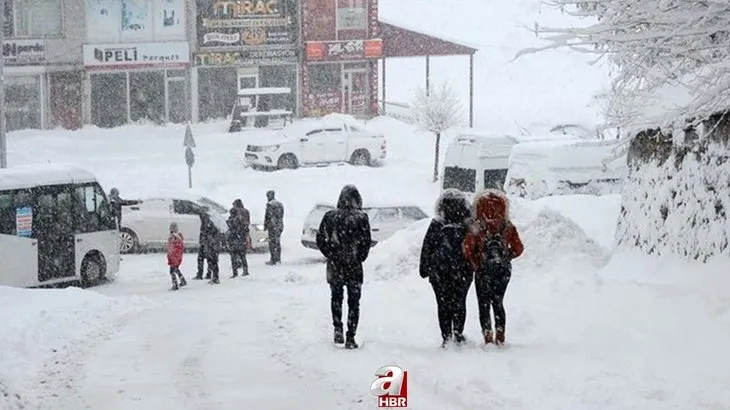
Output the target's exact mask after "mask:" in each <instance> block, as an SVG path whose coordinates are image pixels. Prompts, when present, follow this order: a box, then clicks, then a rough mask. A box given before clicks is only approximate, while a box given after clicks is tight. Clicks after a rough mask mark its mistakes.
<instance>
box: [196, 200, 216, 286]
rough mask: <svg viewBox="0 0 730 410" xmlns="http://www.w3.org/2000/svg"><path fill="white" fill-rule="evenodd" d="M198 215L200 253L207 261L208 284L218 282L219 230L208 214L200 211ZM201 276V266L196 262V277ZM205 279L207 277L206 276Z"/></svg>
mask: <svg viewBox="0 0 730 410" xmlns="http://www.w3.org/2000/svg"><path fill="white" fill-rule="evenodd" d="M199 216H200V254H201V255H202V256H203V258H204V260H205V261H206V262H207V263H208V273H209V275H210V282H208V283H210V284H218V283H220V278H219V276H218V274H219V269H218V254H219V253H220V250H221V244H222V243H221V242H222V241H221V236H222V234H221V231H220V229H218V227H217V226H216V225H215V223H214V222H213V220H212V219H210V215H208V214H207V213H205V212H201V213H200V214H199ZM202 276H203V266H202V264H200V263H199V264H198V274H197V276H196V279H198V278H200V277H202ZM206 279H207V277H206Z"/></svg>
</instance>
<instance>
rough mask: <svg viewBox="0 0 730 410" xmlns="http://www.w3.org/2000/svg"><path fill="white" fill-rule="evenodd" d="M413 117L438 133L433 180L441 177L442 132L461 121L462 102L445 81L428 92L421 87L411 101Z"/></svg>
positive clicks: (422, 125)
mask: <svg viewBox="0 0 730 410" xmlns="http://www.w3.org/2000/svg"><path fill="white" fill-rule="evenodd" d="M411 112H412V113H413V118H414V120H415V121H416V124H418V125H419V126H420V127H421V128H423V129H424V130H426V131H429V132H432V133H434V134H436V147H435V150H434V160H433V182H436V181H438V179H439V147H440V144H441V133H443V132H444V131H446V130H448V129H449V128H451V127H455V126H457V125H459V123H460V122H461V103H460V101H459V97H458V96H457V95H456V93H455V92H454V90H453V89H452V88H451V87H450V86H449V85H448V84H447V83H444V84H442V85H441V87H439V88H437V89H433V88H431V90H429V91H428V92H427V91H426V90H425V89H419V90H418V91H417V92H416V96H415V97H414V99H413V101H412V102H411Z"/></svg>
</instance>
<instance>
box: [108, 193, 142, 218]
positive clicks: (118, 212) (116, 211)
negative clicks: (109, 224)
mask: <svg viewBox="0 0 730 410" xmlns="http://www.w3.org/2000/svg"><path fill="white" fill-rule="evenodd" d="M141 203H142V201H140V200H131V199H129V200H127V199H122V198H120V197H119V190H118V189H117V188H112V189H111V190H110V191H109V207H110V208H111V213H112V216H113V217H114V219H116V220H117V226H118V227H120V228H121V226H122V207H123V206H128V205H138V204H141Z"/></svg>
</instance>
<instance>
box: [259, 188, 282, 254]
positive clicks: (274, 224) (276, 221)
mask: <svg viewBox="0 0 730 410" xmlns="http://www.w3.org/2000/svg"><path fill="white" fill-rule="evenodd" d="M266 199H267V200H268V202H267V203H266V214H265V215H264V229H265V230H266V231H267V232H268V234H269V254H271V260H269V261H268V262H266V264H267V265H275V264H277V263H281V233H282V232H283V231H284V205H283V204H282V203H281V202H279V201H278V200H276V193H275V192H274V191H273V190H270V191H268V192H266Z"/></svg>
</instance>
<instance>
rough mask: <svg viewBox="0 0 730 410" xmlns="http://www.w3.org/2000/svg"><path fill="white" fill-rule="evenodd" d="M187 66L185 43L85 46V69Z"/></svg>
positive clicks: (187, 58) (187, 50) (186, 46)
mask: <svg viewBox="0 0 730 410" xmlns="http://www.w3.org/2000/svg"><path fill="white" fill-rule="evenodd" d="M189 64H190V47H189V45H188V43H187V42H166V43H139V44H134V43H131V44H84V66H85V67H86V68H120V69H124V68H135V67H184V66H187V65H189Z"/></svg>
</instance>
